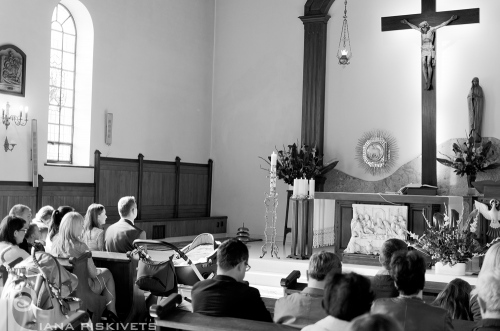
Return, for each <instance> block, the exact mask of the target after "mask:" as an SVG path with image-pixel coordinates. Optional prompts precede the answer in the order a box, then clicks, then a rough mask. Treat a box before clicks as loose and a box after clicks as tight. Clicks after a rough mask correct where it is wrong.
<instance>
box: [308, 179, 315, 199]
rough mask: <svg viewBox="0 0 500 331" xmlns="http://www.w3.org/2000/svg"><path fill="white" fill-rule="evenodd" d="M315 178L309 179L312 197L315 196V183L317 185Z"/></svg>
mask: <svg viewBox="0 0 500 331" xmlns="http://www.w3.org/2000/svg"><path fill="white" fill-rule="evenodd" d="M315 183H316V182H315V180H314V179H311V180H309V196H310V197H311V198H314V185H315Z"/></svg>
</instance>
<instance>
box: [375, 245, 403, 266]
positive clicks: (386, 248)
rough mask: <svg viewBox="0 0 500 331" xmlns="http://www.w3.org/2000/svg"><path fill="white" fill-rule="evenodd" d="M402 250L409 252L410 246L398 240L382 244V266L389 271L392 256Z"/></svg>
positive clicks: (380, 257)
mask: <svg viewBox="0 0 500 331" xmlns="http://www.w3.org/2000/svg"><path fill="white" fill-rule="evenodd" d="M401 250H402V251H408V245H407V244H406V243H405V242H404V241H403V240H401V239H397V238H391V239H387V240H386V241H384V243H383V244H382V247H380V256H379V258H378V259H379V261H380V264H382V266H383V267H384V268H385V269H386V270H389V266H390V264H391V258H392V255H394V253H395V252H397V251H401Z"/></svg>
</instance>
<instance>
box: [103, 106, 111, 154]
mask: <svg viewBox="0 0 500 331" xmlns="http://www.w3.org/2000/svg"><path fill="white" fill-rule="evenodd" d="M105 127H106V132H105V133H104V142H105V143H106V145H108V146H110V145H111V143H112V142H113V114H112V113H106V124H105Z"/></svg>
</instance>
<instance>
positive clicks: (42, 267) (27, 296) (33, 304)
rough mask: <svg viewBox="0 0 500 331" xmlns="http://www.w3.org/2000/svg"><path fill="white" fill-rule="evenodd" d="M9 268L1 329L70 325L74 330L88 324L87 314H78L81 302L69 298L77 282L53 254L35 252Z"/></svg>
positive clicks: (2, 308) (2, 296)
mask: <svg viewBox="0 0 500 331" xmlns="http://www.w3.org/2000/svg"><path fill="white" fill-rule="evenodd" d="M2 257H3V254H2ZM2 262H3V259H2ZM6 269H7V270H8V278H7V281H6V283H5V286H4V289H3V291H2V295H1V299H0V310H1V311H2V314H1V315H2V316H3V319H2V320H1V322H0V325H2V326H3V327H2V328H1V329H2V330H11V329H13V330H21V329H22V330H26V329H29V330H45V329H46V328H47V327H48V326H55V325H58V326H60V325H63V324H67V323H70V324H71V326H69V327H73V328H74V327H76V326H78V325H81V324H82V323H84V324H85V323H87V322H88V320H89V319H88V315H87V314H86V313H85V312H83V311H80V312H77V310H78V309H79V308H80V303H81V302H80V300H79V299H78V298H72V297H69V294H70V293H71V292H72V290H73V289H74V288H75V287H76V286H77V285H78V279H77V278H76V276H75V275H73V274H71V273H69V272H68V271H66V270H65V269H64V268H63V267H61V265H60V264H59V262H58V261H57V259H56V258H54V257H53V256H52V255H50V254H48V253H45V252H36V254H35V250H33V251H32V255H31V256H30V257H28V258H26V259H25V260H23V261H22V262H20V263H18V264H16V265H15V266H13V267H10V266H6ZM70 316H72V318H70ZM75 318H76V319H75ZM75 323H76V324H75Z"/></svg>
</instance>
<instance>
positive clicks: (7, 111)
mask: <svg viewBox="0 0 500 331" xmlns="http://www.w3.org/2000/svg"><path fill="white" fill-rule="evenodd" d="M5 108H6V110H5V113H6V115H7V117H9V108H10V105H9V103H8V102H7V105H6V106H5Z"/></svg>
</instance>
